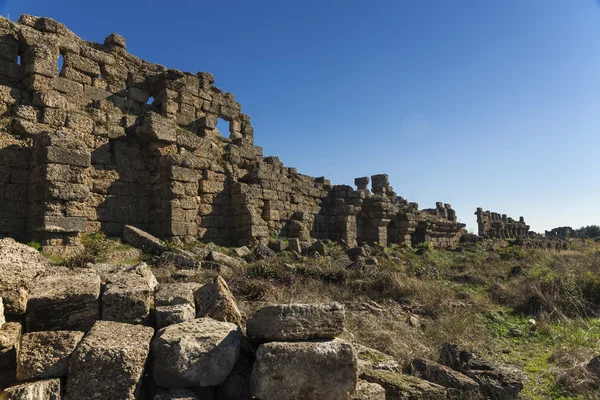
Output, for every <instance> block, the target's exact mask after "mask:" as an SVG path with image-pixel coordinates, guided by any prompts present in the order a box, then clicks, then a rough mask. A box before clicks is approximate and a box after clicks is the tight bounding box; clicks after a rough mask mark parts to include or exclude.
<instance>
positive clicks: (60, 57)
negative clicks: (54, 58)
mask: <svg viewBox="0 0 600 400" xmlns="http://www.w3.org/2000/svg"><path fill="white" fill-rule="evenodd" d="M64 65H65V59H64V58H63V55H62V54H59V55H58V75H60V74H61V73H62V69H63V66H64Z"/></svg>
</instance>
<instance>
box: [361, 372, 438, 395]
mask: <svg viewBox="0 0 600 400" xmlns="http://www.w3.org/2000/svg"><path fill="white" fill-rule="evenodd" d="M360 378H361V379H363V380H365V381H367V382H370V383H377V384H378V385H381V386H382V387H383V388H384V390H385V398H386V399H392V400H400V399H431V400H444V399H446V396H447V393H446V388H444V387H443V386H441V385H436V384H435V383H431V382H428V381H426V380H423V379H419V378H417V377H414V376H410V375H403V374H399V373H396V372H392V371H384V370H370V371H363V372H362V374H361V375H360Z"/></svg>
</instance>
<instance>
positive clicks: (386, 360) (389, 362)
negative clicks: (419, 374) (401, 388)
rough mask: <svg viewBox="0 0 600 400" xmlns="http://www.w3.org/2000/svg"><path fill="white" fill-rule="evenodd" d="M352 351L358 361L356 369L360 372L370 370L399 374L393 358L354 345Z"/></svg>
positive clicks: (377, 351) (365, 347) (397, 365)
mask: <svg viewBox="0 0 600 400" xmlns="http://www.w3.org/2000/svg"><path fill="white" fill-rule="evenodd" d="M354 351H355V352H356V358H357V359H358V369H359V370H360V371H361V372H362V371H365V370H371V369H383V370H386V371H392V372H399V371H400V369H401V368H400V364H398V361H396V360H395V359H394V357H392V356H390V355H389V354H385V353H383V352H381V351H379V350H375V349H373V348H370V347H367V346H363V345H361V344H358V343H356V344H354Z"/></svg>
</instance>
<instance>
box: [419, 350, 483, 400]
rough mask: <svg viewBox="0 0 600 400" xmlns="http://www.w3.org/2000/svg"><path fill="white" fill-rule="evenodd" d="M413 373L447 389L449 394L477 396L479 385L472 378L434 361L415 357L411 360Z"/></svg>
mask: <svg viewBox="0 0 600 400" xmlns="http://www.w3.org/2000/svg"><path fill="white" fill-rule="evenodd" d="M410 369H411V372H412V373H413V375H417V376H419V377H420V378H422V379H425V380H428V381H430V382H433V383H437V384H438V385H441V386H444V387H445V388H447V389H448V393H449V394H450V395H453V396H454V395H456V396H459V397H460V396H466V397H473V398H475V397H478V396H480V394H479V385H478V384H477V382H475V381H474V380H473V379H471V378H469V377H468V376H466V375H463V374H461V373H460V372H458V371H454V370H452V369H450V368H448V367H446V366H444V365H441V364H438V363H436V362H434V361H429V360H425V359H422V358H417V359H414V360H412V361H411V363H410Z"/></svg>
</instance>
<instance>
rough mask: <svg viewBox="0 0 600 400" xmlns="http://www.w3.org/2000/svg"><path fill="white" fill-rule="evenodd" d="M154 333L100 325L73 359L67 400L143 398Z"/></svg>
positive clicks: (114, 324) (140, 328) (126, 326)
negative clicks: (145, 373)
mask: <svg viewBox="0 0 600 400" xmlns="http://www.w3.org/2000/svg"><path fill="white" fill-rule="evenodd" d="M153 334H154V329H152V328H150V327H146V326H141V325H131V324H124V323H120V322H109V321H98V322H96V324H95V325H94V326H93V327H92V329H91V330H90V332H89V333H88V334H87V335H86V336H85V338H84V339H83V340H82V341H81V343H80V344H79V346H77V349H76V350H75V352H74V353H73V355H72V356H71V361H70V363H69V380H68V384H67V391H66V398H67V399H89V400H105V399H123V400H134V399H137V398H138V397H139V387H140V382H141V380H142V376H143V373H144V366H145V364H146V359H147V358H148V353H149V350H150V340H151V339H152V336H153Z"/></svg>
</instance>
